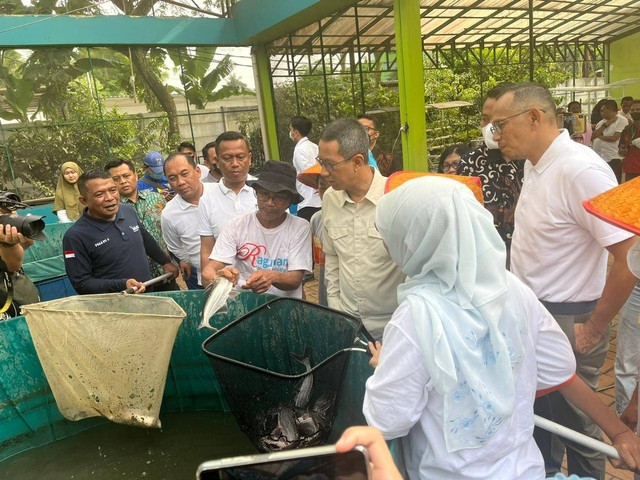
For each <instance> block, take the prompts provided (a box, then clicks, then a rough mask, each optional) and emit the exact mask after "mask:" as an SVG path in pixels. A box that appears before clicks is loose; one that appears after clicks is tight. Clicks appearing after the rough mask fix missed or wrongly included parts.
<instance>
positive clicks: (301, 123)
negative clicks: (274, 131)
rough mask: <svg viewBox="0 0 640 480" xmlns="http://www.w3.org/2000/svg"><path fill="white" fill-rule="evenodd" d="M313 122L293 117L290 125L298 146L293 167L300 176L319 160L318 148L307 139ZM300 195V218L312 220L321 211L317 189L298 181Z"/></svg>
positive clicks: (293, 138)
mask: <svg viewBox="0 0 640 480" xmlns="http://www.w3.org/2000/svg"><path fill="white" fill-rule="evenodd" d="M311 126H312V125H311V120H309V119H308V118H307V117H292V118H291V123H290V124H289V138H291V140H293V141H294V142H295V144H296V148H295V149H294V150H293V166H294V167H296V173H297V174H298V175H300V174H301V173H302V172H304V171H305V170H306V169H307V168H310V167H313V165H315V163H316V158H318V146H317V145H316V144H315V143H313V142H312V141H311V140H309V139H308V138H307V135H309V132H310V131H311ZM296 188H297V189H298V193H299V194H300V195H302V197H303V199H304V200H302V202H300V204H299V205H298V216H299V217H301V218H304V219H305V220H307V221H309V220H311V217H312V216H313V214H314V213H316V212H317V211H318V210H320V207H321V206H322V199H321V198H320V196H319V195H318V191H317V190H316V189H315V188H311V187H309V186H307V185H305V184H304V183H300V182H299V181H296Z"/></svg>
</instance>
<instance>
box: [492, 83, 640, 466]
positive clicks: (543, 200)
mask: <svg viewBox="0 0 640 480" xmlns="http://www.w3.org/2000/svg"><path fill="white" fill-rule="evenodd" d="M491 120H492V124H493V128H494V130H493V132H494V139H495V140H497V141H498V146H499V147H500V150H501V151H502V152H503V154H504V155H505V156H507V157H510V158H527V159H528V160H527V161H526V164H525V176H524V183H523V187H522V191H521V193H520V199H519V201H518V205H517V207H516V212H515V231H514V235H513V242H512V244H511V271H512V272H513V273H514V274H515V275H516V276H517V277H518V278H519V279H520V280H522V281H523V282H524V283H525V284H526V285H527V286H529V287H530V288H531V289H532V290H533V292H534V293H535V294H536V296H537V297H538V299H539V300H540V301H541V302H542V303H543V305H544V306H545V307H546V308H547V310H549V312H550V313H551V314H552V315H553V317H554V318H555V319H556V321H557V322H558V324H559V325H560V327H561V328H562V330H563V331H564V332H565V334H566V335H567V337H568V338H569V340H570V342H571V344H572V347H573V350H574V353H575V355H576V364H577V369H576V373H577V374H578V376H579V377H580V378H582V379H583V380H584V381H585V383H587V384H588V385H589V386H590V387H591V388H592V389H595V388H596V387H597V385H598V378H599V369H600V368H601V367H602V365H603V364H604V361H605V358H606V355H607V350H608V342H609V324H610V322H611V320H612V319H613V317H614V316H615V315H616V314H617V313H618V310H620V308H621V307H622V305H623V304H624V302H625V301H626V299H627V297H628V296H629V294H630V292H631V290H632V289H633V286H634V284H635V278H634V277H633V275H632V274H631V272H630V271H629V268H628V266H627V262H626V255H627V250H628V249H629V248H630V247H631V245H632V244H633V242H634V239H633V238H632V235H631V234H630V233H627V232H625V231H623V230H621V229H619V228H617V227H614V226H612V225H610V224H608V223H606V222H604V221H602V220H599V219H597V218H595V217H593V216H592V215H589V214H588V213H587V212H586V210H585V209H584V208H582V201H584V200H586V199H589V198H592V197H594V196H596V195H598V194H600V193H602V192H604V191H606V190H609V189H610V188H612V187H614V186H615V185H616V181H615V177H614V175H613V172H612V171H611V169H610V168H609V167H608V166H607V164H606V163H605V162H603V161H602V159H601V158H600V157H598V155H596V154H595V153H594V152H593V151H592V150H591V149H589V148H588V147H585V146H584V145H581V144H579V143H577V142H573V141H572V140H571V138H570V137H569V134H568V132H567V131H566V130H563V131H562V132H560V131H559V130H558V127H557V124H556V120H555V103H554V101H553V98H552V97H551V94H550V93H549V91H548V90H547V89H545V88H544V87H541V86H539V85H535V84H518V85H514V86H513V87H510V88H509V89H507V90H506V92H505V93H503V94H502V95H501V96H500V97H499V98H498V100H497V101H496V104H495V106H494V109H493V113H492V118H491ZM607 251H608V252H609V253H611V254H612V255H613V257H614V261H613V264H612V266H611V270H610V273H609V276H608V277H607V257H608V254H607ZM535 410H536V412H537V413H539V414H543V415H545V416H547V417H548V418H551V420H553V421H555V422H558V423H561V424H563V425H565V426H568V427H570V428H572V429H574V430H578V431H581V432H582V433H586V434H587V435H589V436H591V437H594V438H600V437H601V435H602V432H601V431H600V430H599V429H598V428H597V427H596V426H595V425H594V424H593V422H592V421H591V420H590V419H588V417H586V416H584V415H582V414H580V413H578V411H577V409H576V408H575V407H574V406H573V405H571V404H569V403H567V402H566V401H564V400H563V399H562V398H561V395H556V393H551V394H549V395H545V396H543V397H541V398H539V399H538V400H537V401H536V404H535ZM534 436H535V437H536V442H538V447H539V448H540V450H541V452H542V453H543V456H544V459H545V466H546V469H547V476H553V474H554V473H555V472H557V471H559V468H560V463H561V462H562V458H563V456H564V449H565V447H566V450H567V462H568V463H567V465H568V468H569V473H570V474H576V475H578V476H579V477H594V478H604V472H605V459H604V455H602V454H600V453H595V452H594V451H593V450H591V449H588V448H583V447H581V446H579V445H576V444H573V443H567V444H565V445H562V441H561V440H560V439H558V438H553V439H552V438H551V436H550V434H547V435H544V434H541V432H538V433H536V434H534ZM558 447H559V448H558Z"/></svg>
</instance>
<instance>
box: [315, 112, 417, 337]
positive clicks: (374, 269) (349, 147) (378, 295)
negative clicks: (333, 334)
mask: <svg viewBox="0 0 640 480" xmlns="http://www.w3.org/2000/svg"><path fill="white" fill-rule="evenodd" d="M318 147H319V156H318V162H319V163H320V164H321V165H322V170H321V172H320V175H321V176H322V178H324V179H325V180H326V183H327V184H328V185H329V187H330V188H329V189H328V190H327V191H326V192H325V194H324V197H323V200H322V219H323V222H324V230H323V235H322V243H323V247H324V251H325V283H326V286H327V300H328V303H329V307H331V308H335V309H337V310H342V311H344V312H347V313H349V314H351V315H354V316H357V317H360V318H361V319H362V321H363V323H364V325H365V327H366V328H367V330H369V333H371V335H372V336H373V337H374V338H375V339H376V340H380V339H381V338H382V333H383V330H384V327H385V326H386V324H387V323H388V322H389V320H390V319H391V315H392V314H393V312H394V310H395V309H396V308H397V306H398V303H397V297H396V289H397V287H398V285H400V284H401V283H402V282H403V281H404V279H405V275H404V274H403V273H402V270H401V269H400V267H397V266H396V265H395V264H394V263H393V261H392V260H391V257H389V253H388V252H387V250H386V249H385V246H384V243H383V242H382V237H381V236H380V233H379V232H378V230H377V229H376V226H375V217H376V205H377V204H378V200H380V197H381V196H382V195H383V193H384V186H385V183H386V180H387V179H386V177H383V176H382V175H381V174H380V172H379V171H378V170H376V169H374V168H373V167H372V166H371V165H370V164H369V161H368V151H369V137H368V136H367V132H366V131H365V129H364V127H363V126H362V125H361V124H360V123H358V121H357V120H354V119H349V118H343V119H339V120H336V121H334V122H332V123H330V124H329V125H328V126H327V128H326V129H325V131H324V133H323V134H322V138H320V143H319V144H318Z"/></svg>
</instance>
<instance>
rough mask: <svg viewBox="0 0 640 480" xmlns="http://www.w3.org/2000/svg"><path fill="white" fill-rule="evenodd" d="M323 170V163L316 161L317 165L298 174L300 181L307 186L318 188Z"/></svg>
mask: <svg viewBox="0 0 640 480" xmlns="http://www.w3.org/2000/svg"><path fill="white" fill-rule="evenodd" d="M321 170H322V165H320V164H319V163H316V164H315V165H313V166H311V167H309V168H307V169H306V170H305V171H304V172H300V174H299V175H298V181H299V182H300V183H304V184H305V185H306V186H307V187H311V188H318V177H319V176H320V171H321Z"/></svg>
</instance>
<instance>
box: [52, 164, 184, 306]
mask: <svg viewBox="0 0 640 480" xmlns="http://www.w3.org/2000/svg"><path fill="white" fill-rule="evenodd" d="M78 189H79V190H80V202H81V203H82V204H83V205H86V207H87V208H85V211H84V213H83V215H82V217H80V218H79V219H78V220H77V221H76V223H75V224H74V225H73V226H72V227H71V228H69V230H67V233H66V234H65V236H64V239H63V241H62V245H63V249H64V262H65V269H66V271H67V275H68V276H69V280H70V281H71V284H72V285H73V287H74V288H75V289H76V291H77V292H78V293H80V294H87V293H108V292H117V291H121V290H124V289H126V288H131V287H137V288H138V290H137V292H136V293H141V292H143V291H144V289H145V288H144V285H143V282H145V281H147V280H149V279H150V278H151V272H150V270H149V263H148V262H147V258H146V257H147V255H148V256H149V257H151V258H152V259H153V260H155V261H156V262H157V263H159V264H160V265H162V269H163V270H164V272H171V273H173V274H174V278H175V277H177V276H178V267H177V266H176V265H174V264H173V263H171V260H170V259H169V257H168V256H167V255H166V254H165V253H164V252H163V251H162V249H161V248H160V246H159V245H158V243H157V242H156V241H155V240H154V239H153V237H152V236H151V235H150V234H149V233H148V232H147V231H146V230H145V229H144V227H143V226H142V224H141V222H140V220H139V219H138V216H137V215H136V212H135V210H134V209H133V208H131V207H130V206H128V205H123V204H121V203H120V197H119V194H118V189H117V187H116V184H115V183H114V181H113V180H112V179H111V177H110V176H109V174H108V173H107V172H104V171H100V170H93V171H90V172H85V173H84V174H82V175H81V176H80V178H79V180H78Z"/></svg>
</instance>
